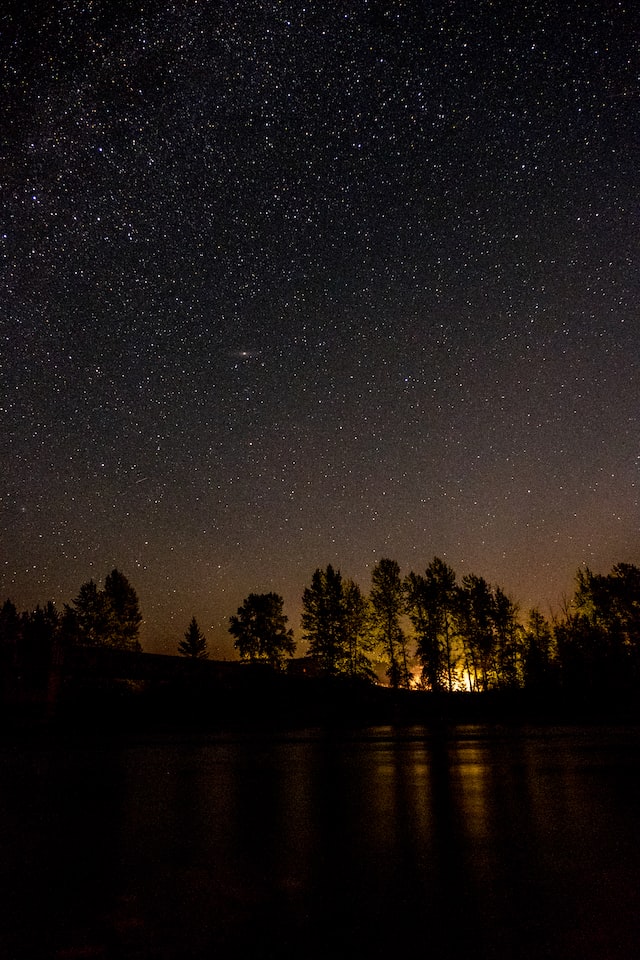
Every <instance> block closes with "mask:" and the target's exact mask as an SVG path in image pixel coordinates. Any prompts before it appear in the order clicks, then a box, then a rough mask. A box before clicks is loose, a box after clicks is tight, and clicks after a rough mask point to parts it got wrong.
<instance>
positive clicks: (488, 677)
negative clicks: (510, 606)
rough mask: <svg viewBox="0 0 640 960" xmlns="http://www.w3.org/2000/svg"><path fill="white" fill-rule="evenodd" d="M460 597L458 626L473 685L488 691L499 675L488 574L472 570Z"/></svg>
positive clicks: (464, 579)
mask: <svg viewBox="0 0 640 960" xmlns="http://www.w3.org/2000/svg"><path fill="white" fill-rule="evenodd" d="M458 596H459V608H458V610H459V612H458V629H459V632H460V636H461V639H462V643H463V646H464V652H465V663H466V670H467V673H468V675H469V684H470V686H471V688H472V689H473V690H488V689H489V688H490V687H491V686H493V685H494V683H495V678H496V670H495V663H494V654H495V649H494V648H495V635H494V624H493V612H494V610H493V595H492V593H491V588H490V586H489V584H488V583H487V581H486V580H485V579H484V577H477V576H476V575H475V574H473V573H470V574H468V575H467V576H466V577H463V579H462V587H461V589H460V590H459V594H458Z"/></svg>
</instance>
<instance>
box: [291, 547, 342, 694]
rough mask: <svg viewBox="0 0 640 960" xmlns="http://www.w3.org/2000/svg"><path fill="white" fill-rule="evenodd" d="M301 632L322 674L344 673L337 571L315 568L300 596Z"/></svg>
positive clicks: (340, 578) (340, 582)
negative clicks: (309, 581)
mask: <svg viewBox="0 0 640 960" xmlns="http://www.w3.org/2000/svg"><path fill="white" fill-rule="evenodd" d="M301 623H302V631H303V637H304V638H305V640H306V641H307V642H308V644H309V655H310V656H311V657H313V658H314V659H315V660H316V661H317V663H318V666H319V667H320V669H321V670H322V671H323V673H327V674H329V675H335V674H338V673H344V672H345V671H346V668H347V664H348V661H349V649H348V640H347V635H346V629H345V604H344V586H343V582H342V575H341V573H340V571H339V570H334V568H333V567H332V566H331V564H329V565H328V566H327V568H326V570H321V569H320V568H318V569H317V570H315V571H314V574H313V576H312V578H311V586H310V587H307V588H306V589H305V591H304V593H303V595H302V618H301Z"/></svg>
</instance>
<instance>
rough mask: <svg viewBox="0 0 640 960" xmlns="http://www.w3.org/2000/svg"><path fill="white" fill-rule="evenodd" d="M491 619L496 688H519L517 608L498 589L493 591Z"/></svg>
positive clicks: (519, 660)
mask: <svg viewBox="0 0 640 960" xmlns="http://www.w3.org/2000/svg"><path fill="white" fill-rule="evenodd" d="M491 619H492V620H493V627H494V635H495V669H496V679H497V683H498V686H500V687H515V686H519V685H520V684H521V682H522V669H521V657H520V634H521V628H520V625H519V623H518V608H517V606H516V604H515V603H514V602H513V601H512V600H511V599H510V598H509V597H508V596H507V595H506V593H505V592H504V590H502V589H501V588H500V587H495V588H494V590H493V603H492V609H491Z"/></svg>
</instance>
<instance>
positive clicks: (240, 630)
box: [229, 593, 296, 669]
mask: <svg viewBox="0 0 640 960" xmlns="http://www.w3.org/2000/svg"><path fill="white" fill-rule="evenodd" d="M283 607H284V600H283V599H282V597H281V596H279V594H277V593H250V594H249V596H248V597H247V598H246V600H245V601H244V603H243V604H242V606H241V607H238V612H237V614H236V615H235V616H233V617H230V618H229V623H230V626H229V633H230V634H231V635H232V636H233V637H235V640H234V644H233V645H234V647H235V648H236V650H238V652H239V654H240V657H241V659H242V660H264V661H266V662H267V663H269V664H270V665H271V666H272V667H275V668H276V669H282V667H283V665H284V660H285V657H290V656H293V654H294V652H295V649H296V645H295V641H294V639H293V630H290V629H288V628H287V622H288V617H286V616H285V614H284V611H283Z"/></svg>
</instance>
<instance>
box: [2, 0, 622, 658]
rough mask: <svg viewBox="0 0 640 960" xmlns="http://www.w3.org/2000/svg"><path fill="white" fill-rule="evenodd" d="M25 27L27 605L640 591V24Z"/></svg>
mask: <svg viewBox="0 0 640 960" xmlns="http://www.w3.org/2000/svg"><path fill="white" fill-rule="evenodd" d="M3 11H4V12H3V13H2V14H0V50H1V57H0V71H1V73H0V75H1V83H2V87H1V89H2V113H1V121H0V122H1V129H0V132H1V138H0V187H1V190H2V205H1V211H2V213H1V224H0V255H1V258H2V259H1V278H2V300H1V311H0V437H1V443H0V595H2V599H4V598H5V597H7V596H9V597H11V598H12V599H13V600H14V602H15V603H16V604H17V605H18V607H19V608H20V609H25V608H27V607H30V606H33V605H35V604H36V603H37V602H42V601H45V600H47V599H49V598H51V599H53V600H55V601H56V602H57V603H58V604H60V605H62V603H63V602H65V601H66V602H69V601H70V600H71V599H72V598H73V597H74V596H76V595H77V592H78V588H79V586H80V584H81V583H83V582H84V581H86V580H88V579H89V578H91V577H93V578H94V579H96V580H98V581H101V580H103V578H104V576H105V574H106V573H108V572H109V571H110V570H111V569H112V568H113V567H114V566H117V567H118V568H119V569H120V570H122V571H123V572H124V573H125V574H126V575H127V576H128V577H129V579H130V580H131V582H132V584H133V585H134V587H135V588H136V590H137V592H138V595H139V598H140V604H141V610H142V613H143V615H144V618H145V623H144V625H143V628H142V634H141V639H142V642H143V646H144V647H145V649H147V650H151V651H154V652H166V653H174V652H176V645H177V641H178V639H179V638H181V636H182V635H183V633H184V630H185V629H186V627H187V625H188V622H189V620H190V618H191V616H192V615H195V616H196V618H197V619H198V622H199V624H200V626H201V628H202V629H203V631H204V632H205V633H206V635H207V637H208V639H209V647H210V650H211V652H212V654H213V655H214V656H231V655H232V641H231V638H230V637H229V635H228V633H227V625H228V624H227V621H228V617H229V616H230V615H231V614H232V613H234V612H235V610H236V607H237V606H238V604H239V603H240V602H241V601H242V599H243V598H244V597H245V596H246V595H247V594H248V593H249V592H266V591H271V590H275V591H277V592H278V593H281V594H282V595H283V596H284V598H285V610H286V612H288V613H289V616H290V620H291V623H292V625H293V626H294V628H296V627H297V621H298V616H299V610H300V597H301V594H302V590H303V588H304V587H305V586H306V585H307V584H308V583H309V581H310V579H311V574H312V572H313V570H314V569H315V568H316V567H318V566H322V567H324V566H325V565H326V564H328V563H332V564H334V565H335V566H338V567H339V568H340V569H341V571H342V573H343V574H344V575H345V576H350V577H352V578H354V579H355V580H356V581H358V582H359V583H360V585H361V586H362V588H363V589H364V590H368V588H369V583H370V573H371V568H372V567H373V565H374V564H375V563H376V562H377V560H379V559H380V558H381V557H383V556H388V557H392V558H393V559H395V560H397V561H398V562H399V564H400V566H401V568H402V571H403V572H404V573H407V572H409V570H411V569H413V570H416V571H417V572H419V571H423V570H424V568H425V567H426V566H427V564H428V563H429V562H430V560H431V559H432V558H433V556H434V555H438V556H441V557H442V558H444V559H445V560H446V561H447V562H448V563H449V564H451V566H453V568H454V569H455V570H456V572H457V574H458V576H459V577H462V576H463V575H465V574H466V573H470V572H473V573H477V574H479V575H482V576H484V577H486V579H487V580H489V581H490V582H491V583H493V584H498V585H500V586H502V587H503V589H505V590H506V591H507V592H508V593H509V595H510V596H511V597H512V598H513V599H514V600H516V601H517V602H519V604H520V605H521V607H522V609H523V610H524V611H526V610H527V609H528V608H529V607H530V606H532V605H534V604H536V605H539V606H540V608H541V609H542V610H543V612H545V613H548V612H549V610H550V609H553V608H556V609H557V606H558V604H559V603H560V601H561V598H562V596H563V595H566V594H570V593H571V591H572V585H573V578H574V575H575V572H576V569H577V568H578V566H580V565H581V564H584V563H586V564H588V565H589V566H591V567H592V569H594V570H596V571H598V572H607V571H608V570H609V569H610V567H611V565H612V564H613V563H616V562H619V561H626V562H630V563H639V562H640V539H639V537H638V533H639V527H640V511H639V505H638V495H639V482H640V469H639V468H640V432H639V430H640V423H639V414H640V405H639V398H640V391H639V387H640V317H639V312H638V303H639V302H640V264H639V262H638V245H639V238H640V222H639V221H640V217H639V202H638V198H639V196H640V154H639V149H638V148H639V146H640V122H639V121H640V97H639V91H640V84H639V78H640V50H639V44H640V6H639V5H638V4H637V3H634V2H632V0H628V2H626V0H620V2H615V0H606V2H604V0H602V2H585V0H572V2H571V3H565V2H560V0H556V2H551V0H535V2H527V0H523V2H519V0H516V2H514V0H509V2H502V0H432V2H428V3H427V2H412V0H387V2H374V0H306V2H305V0H295V2H294V0H219V2H204V0H174V2H167V0H165V2H162V3H160V2H153V0H151V2H142V0H138V2H126V0H125V2H122V3H119V4H115V3H113V2H111V0H93V2H91V0H65V2H55V0H54V2H47V3H45V2H34V0H26V2H22V3H13V0H10V2H9V3H8V4H3ZM298 637H299V634H298Z"/></svg>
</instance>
